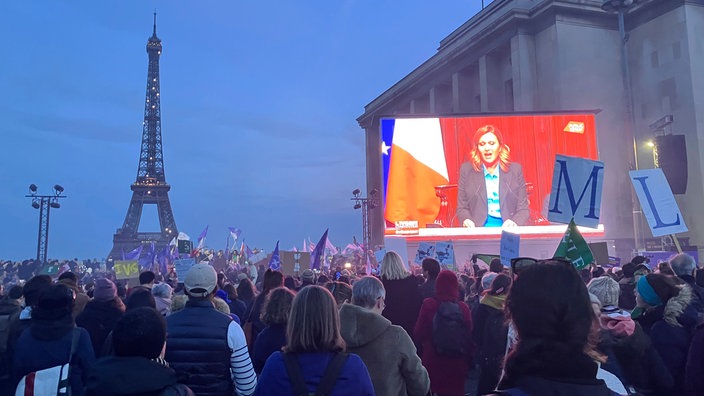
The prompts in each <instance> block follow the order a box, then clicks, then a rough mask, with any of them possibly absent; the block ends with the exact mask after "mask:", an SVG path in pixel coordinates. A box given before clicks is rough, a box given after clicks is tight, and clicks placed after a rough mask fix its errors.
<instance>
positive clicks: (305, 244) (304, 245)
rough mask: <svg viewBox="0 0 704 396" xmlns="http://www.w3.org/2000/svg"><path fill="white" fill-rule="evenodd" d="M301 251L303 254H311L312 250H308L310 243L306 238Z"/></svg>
mask: <svg viewBox="0 0 704 396" xmlns="http://www.w3.org/2000/svg"><path fill="white" fill-rule="evenodd" d="M301 251H302V252H303V253H308V252H310V250H308V241H306V238H303V247H302V248H301Z"/></svg>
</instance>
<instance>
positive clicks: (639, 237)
mask: <svg viewBox="0 0 704 396" xmlns="http://www.w3.org/2000/svg"><path fill="white" fill-rule="evenodd" d="M637 2H638V1H637V0H606V1H604V4H602V5H601V9H603V10H604V11H606V12H610V13H617V14H618V31H619V34H620V37H621V74H622V78H623V85H624V91H625V98H626V112H627V113H628V115H627V116H628V118H627V122H626V128H625V130H626V134H627V137H628V138H629V139H630V140H631V141H632V143H633V149H632V150H631V151H632V153H631V154H632V157H631V158H630V162H631V169H635V170H638V169H639V167H638V145H637V141H636V134H635V128H636V115H635V110H634V103H633V88H632V87H631V68H630V65H629V59H628V33H627V32H626V21H625V17H626V14H627V13H628V12H629V11H630V10H631V9H632V8H633V7H635V6H636V3H637ZM631 204H632V207H633V240H634V244H635V250H636V252H638V251H640V250H641V249H643V248H644V242H643V233H642V232H641V228H640V223H641V213H642V211H641V207H640V202H639V201H638V197H637V196H636V192H635V190H634V189H633V188H631Z"/></svg>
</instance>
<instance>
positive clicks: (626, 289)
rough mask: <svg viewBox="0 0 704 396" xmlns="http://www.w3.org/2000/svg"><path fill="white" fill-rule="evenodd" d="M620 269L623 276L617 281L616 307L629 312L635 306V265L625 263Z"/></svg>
mask: <svg viewBox="0 0 704 396" xmlns="http://www.w3.org/2000/svg"><path fill="white" fill-rule="evenodd" d="M621 270H622V272H623V278H621V280H620V281H618V285H619V288H620V292H619V297H618V307H619V308H621V309H625V310H626V311H629V312H630V311H632V310H633V308H635V307H636V280H635V278H634V277H633V275H634V273H635V271H636V265H635V264H633V263H626V264H624V265H623V267H622V268H621Z"/></svg>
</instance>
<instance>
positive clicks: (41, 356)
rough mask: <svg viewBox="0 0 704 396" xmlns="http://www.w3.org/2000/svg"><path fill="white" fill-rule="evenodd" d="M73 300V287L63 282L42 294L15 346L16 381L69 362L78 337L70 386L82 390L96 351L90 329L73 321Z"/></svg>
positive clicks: (14, 373) (77, 390)
mask: <svg viewBox="0 0 704 396" xmlns="http://www.w3.org/2000/svg"><path fill="white" fill-rule="evenodd" d="M73 301H74V292H73V290H72V289H70V288H69V287H68V286H66V285H64V284H56V285H52V286H50V287H48V288H47V289H45V290H44V291H43V292H42V293H41V294H40V295H39V299H38V301H37V305H36V306H35V307H34V308H33V309H32V321H31V324H30V327H29V329H27V330H26V331H24V332H22V335H20V338H19V339H18V340H17V345H16V346H15V350H14V355H13V359H12V371H13V375H14V381H15V383H19V382H20V380H21V379H22V377H24V376H25V375H27V374H29V373H32V372H35V371H38V370H43V369H47V368H50V367H54V366H60V365H62V364H66V363H68V362H69V356H70V355H71V346H72V344H73V342H74V339H75V342H76V346H75V353H74V355H73V356H72V357H71V359H70V360H71V371H70V379H69V381H70V383H71V388H72V389H74V390H75V392H76V393H77V394H80V393H81V391H82V390H83V386H84V384H85V380H86V377H87V374H88V370H89V369H90V367H92V366H93V364H94V363H95V353H94V352H93V346H92V344H91V339H90V335H89V334H88V332H87V331H86V330H85V329H82V328H76V325H75V323H74V321H73V315H72V313H73ZM74 333H75V334H74Z"/></svg>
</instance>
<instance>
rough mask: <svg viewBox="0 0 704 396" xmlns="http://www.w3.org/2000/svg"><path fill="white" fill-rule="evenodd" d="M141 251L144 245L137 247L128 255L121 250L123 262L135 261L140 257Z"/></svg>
mask: <svg viewBox="0 0 704 396" xmlns="http://www.w3.org/2000/svg"><path fill="white" fill-rule="evenodd" d="M142 249H144V245H139V246H137V247H136V248H134V249H133V250H131V251H130V252H128V253H125V251H124V250H123V251H122V260H123V261H125V260H127V261H129V260H137V259H138V258H139V256H141V255H142Z"/></svg>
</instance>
